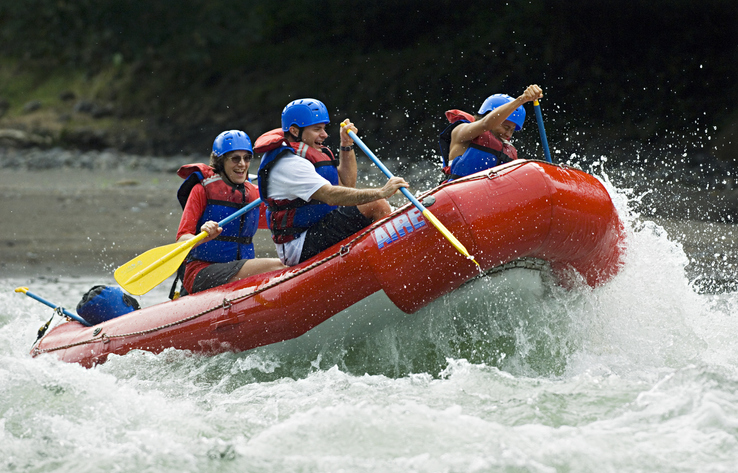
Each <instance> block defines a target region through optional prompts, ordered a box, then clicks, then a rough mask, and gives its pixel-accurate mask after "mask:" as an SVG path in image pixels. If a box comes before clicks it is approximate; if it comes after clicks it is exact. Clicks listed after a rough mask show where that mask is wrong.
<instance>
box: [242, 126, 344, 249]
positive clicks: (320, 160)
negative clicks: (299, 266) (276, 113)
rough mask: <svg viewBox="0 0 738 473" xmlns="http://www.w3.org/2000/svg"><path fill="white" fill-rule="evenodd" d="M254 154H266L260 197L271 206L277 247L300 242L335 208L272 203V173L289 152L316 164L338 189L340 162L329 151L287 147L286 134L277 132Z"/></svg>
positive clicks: (269, 216) (269, 218) (262, 139)
mask: <svg viewBox="0 0 738 473" xmlns="http://www.w3.org/2000/svg"><path fill="white" fill-rule="evenodd" d="M254 151H255V152H257V153H265V154H264V156H262V158H261V164H260V165H259V172H258V176H259V194H260V195H261V200H263V201H264V202H266V204H267V221H268V223H269V229H270V230H271V231H272V240H274V242H275V243H287V242H289V241H292V240H294V239H295V238H297V235H299V234H300V233H302V232H304V231H305V230H307V229H308V228H310V227H311V226H313V225H315V224H316V223H318V222H319V221H320V220H321V219H322V218H323V217H325V216H326V215H328V213H330V212H331V211H333V209H335V208H336V206H335V205H328V204H326V203H324V202H320V201H318V200H314V199H313V200H311V201H310V202H307V201H305V200H303V199H272V198H269V197H267V195H268V192H267V189H268V186H269V173H270V172H271V170H272V168H273V167H274V165H275V164H276V162H277V161H278V160H279V159H280V158H281V157H282V156H284V155H285V154H286V153H287V152H290V153H294V154H296V155H297V156H301V157H303V158H305V159H307V160H308V161H310V162H311V163H312V165H313V166H314V167H315V171H316V172H317V173H318V174H320V175H321V176H323V177H324V178H326V179H327V180H328V182H330V183H331V184H332V185H334V186H336V185H338V170H337V167H338V160H337V159H335V158H334V157H333V153H331V151H330V150H329V149H328V148H326V147H323V148H322V150H321V151H322V152H321V151H318V150H317V149H315V148H313V147H312V146H308V145H306V144H305V143H302V142H297V143H289V144H288V143H287V142H286V141H285V139H284V132H283V131H282V130H281V129H280V128H277V129H275V130H272V131H270V132H267V133H265V134H263V135H261V136H260V137H259V138H258V139H257V140H256V143H255V146H254Z"/></svg>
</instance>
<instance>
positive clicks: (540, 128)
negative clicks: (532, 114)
mask: <svg viewBox="0 0 738 473" xmlns="http://www.w3.org/2000/svg"><path fill="white" fill-rule="evenodd" d="M533 109H534V110H535V111H536V120H537V121H538V133H539V134H540V135H541V144H542V145H543V154H545V155H546V161H548V162H549V163H550V162H551V153H550V152H549V150H548V140H547V139H546V129H545V128H544V127H543V114H542V113H541V105H540V104H539V103H538V100H534V101H533Z"/></svg>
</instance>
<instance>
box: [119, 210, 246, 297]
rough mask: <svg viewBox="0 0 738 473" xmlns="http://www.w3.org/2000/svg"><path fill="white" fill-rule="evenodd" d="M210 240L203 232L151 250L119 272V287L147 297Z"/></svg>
mask: <svg viewBox="0 0 738 473" xmlns="http://www.w3.org/2000/svg"><path fill="white" fill-rule="evenodd" d="M259 204H261V199H256V200H255V201H253V202H251V203H250V204H249V205H247V206H246V207H244V208H242V209H241V210H239V211H238V212H234V213H233V214H231V215H230V216H229V217H226V218H224V219H223V220H221V221H220V222H218V226H219V227H224V226H226V225H227V224H228V223H230V222H231V221H233V220H235V219H237V218H238V217H240V216H241V215H243V214H245V213H246V212H248V211H250V210H252V209H254V208H255V207H257V206H258V205H259ZM207 237H208V232H206V231H205V230H203V231H201V232H200V233H199V234H198V235H197V236H195V237H194V238H191V239H189V240H185V241H180V242H177V243H172V244H171V245H166V246H160V247H158V248H154V249H153V250H149V251H147V252H146V253H144V254H142V255H140V256H137V257H135V258H133V259H132V260H130V261H129V262H127V263H126V264H124V265H123V266H121V267H120V268H118V269H116V270H115V273H114V276H115V280H116V281H118V284H120V285H121V287H122V288H123V289H125V290H126V291H128V292H130V293H131V294H134V295H136V296H140V295H141V294H146V293H147V292H149V291H150V290H152V289H153V288H155V287H156V286H158V285H159V284H161V282H162V281H164V280H165V279H166V278H168V277H169V276H171V275H172V274H174V272H175V271H176V270H177V268H179V266H180V265H181V264H182V261H184V259H185V258H186V257H187V254H188V253H189V252H190V250H191V249H192V248H193V247H194V246H195V245H197V244H198V243H199V242H200V241H202V240H204V239H205V238H207Z"/></svg>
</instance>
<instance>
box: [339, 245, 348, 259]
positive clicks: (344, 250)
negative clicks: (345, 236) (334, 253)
mask: <svg viewBox="0 0 738 473" xmlns="http://www.w3.org/2000/svg"><path fill="white" fill-rule="evenodd" d="M349 251H351V246H350V245H343V246H342V247H341V250H340V251H339V252H338V255H339V256H341V257H344V256H346V255H347V254H349Z"/></svg>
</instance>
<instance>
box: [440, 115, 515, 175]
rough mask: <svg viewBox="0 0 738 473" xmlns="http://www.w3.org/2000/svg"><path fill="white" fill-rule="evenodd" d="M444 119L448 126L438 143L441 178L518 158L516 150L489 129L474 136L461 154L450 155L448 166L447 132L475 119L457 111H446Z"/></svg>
mask: <svg viewBox="0 0 738 473" xmlns="http://www.w3.org/2000/svg"><path fill="white" fill-rule="evenodd" d="M446 118H447V119H448V121H449V122H451V125H449V126H448V127H446V129H445V130H443V132H442V133H441V136H440V140H439V145H440V148H441V159H442V160H443V172H444V174H445V177H444V179H456V178H459V177H463V176H468V175H469V174H474V173H475V172H479V171H483V170H485V169H489V168H493V167H495V166H497V165H499V164H503V163H507V162H510V161H514V160H516V159H518V151H517V150H516V149H515V147H514V146H513V145H512V144H510V143H508V142H504V143H503V142H502V140H500V139H499V138H497V137H496V136H495V135H494V134H493V133H492V132H491V131H486V132H484V133H482V134H481V135H479V136H478V137H476V138H474V139H473V140H472V142H471V143H470V144H469V147H468V148H467V149H466V151H464V154H462V155H461V156H457V157H454V159H453V161H451V165H449V151H450V147H451V132H452V131H453V130H454V128H456V127H457V126H459V125H461V124H462V123H471V122H473V121H475V119H474V117H473V116H472V115H470V114H468V113H466V112H462V111H461V110H449V111H447V112H446Z"/></svg>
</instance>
